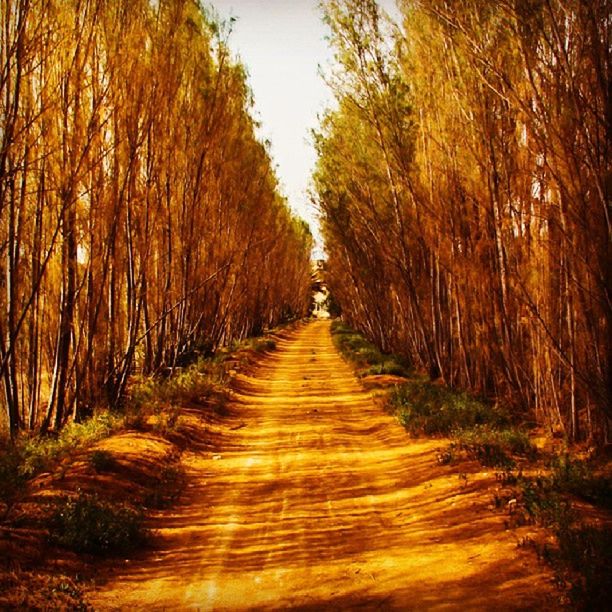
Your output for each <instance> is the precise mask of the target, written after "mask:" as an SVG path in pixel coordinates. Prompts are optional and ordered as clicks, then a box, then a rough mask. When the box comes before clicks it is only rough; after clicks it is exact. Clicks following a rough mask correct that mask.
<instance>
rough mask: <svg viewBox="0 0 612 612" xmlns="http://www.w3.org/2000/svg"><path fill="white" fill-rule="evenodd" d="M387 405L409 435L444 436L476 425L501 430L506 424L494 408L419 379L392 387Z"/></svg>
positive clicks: (502, 416) (506, 418)
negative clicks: (489, 426) (499, 428)
mask: <svg viewBox="0 0 612 612" xmlns="http://www.w3.org/2000/svg"><path fill="white" fill-rule="evenodd" d="M389 405H390V406H391V408H392V411H393V412H395V413H396V415H397V418H398V419H399V421H400V423H401V424H402V425H403V426H404V427H405V428H406V429H407V430H408V431H409V432H410V433H412V434H413V435H421V434H424V435H442V436H448V435H450V434H451V433H452V432H453V431H455V430H458V429H467V428H471V427H475V426H478V425H491V426H494V427H504V426H507V425H508V424H509V421H510V419H509V417H508V415H506V414H505V413H504V412H502V411H501V410H500V409H499V408H497V407H495V406H490V405H487V404H485V403H484V402H481V401H479V400H477V399H475V398H473V397H470V396H469V395H468V394H467V393H457V392H455V391H452V390H451V389H448V388H447V387H443V386H441V385H436V384H433V383H430V382H428V381H425V380H422V379H421V380H411V381H409V382H407V383H406V384H403V385H399V386H398V387H396V388H395V389H394V391H393V392H392V393H391V395H390V397H389Z"/></svg>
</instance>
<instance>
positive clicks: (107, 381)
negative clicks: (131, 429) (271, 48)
mask: <svg viewBox="0 0 612 612" xmlns="http://www.w3.org/2000/svg"><path fill="white" fill-rule="evenodd" d="M0 29H1V31H2V33H3V34H2V35H3V44H2V45H1V46H0V47H1V48H0V65H2V66H3V67H4V69H5V71H4V73H3V78H2V79H0V117H1V118H2V119H1V121H2V125H1V126H0V244H2V245H3V246H2V253H3V256H4V257H3V259H2V262H3V264H2V266H3V267H2V278H3V279H4V280H3V283H4V286H6V287H7V288H8V290H7V291H3V292H2V294H1V295H0V309H1V310H2V312H3V317H4V319H3V321H4V326H3V331H2V334H3V338H4V339H5V346H4V348H3V351H2V355H3V357H2V360H1V362H0V386H2V393H1V394H0V395H1V398H2V399H0V404H1V405H0V408H1V410H0V412H1V413H2V417H0V419H1V420H2V421H3V422H2V424H1V425H0V428H2V429H8V430H9V431H10V435H11V436H12V437H17V435H18V434H19V432H20V431H22V430H27V431H44V432H47V431H55V432H57V431H59V430H60V429H62V427H64V426H65V425H66V423H67V422H69V421H71V420H73V419H75V420H77V421H80V420H83V419H84V418H85V417H86V416H88V415H89V414H91V413H92V412H93V411H94V409H95V408H97V407H99V406H110V407H112V408H119V407H121V405H122V403H123V402H124V400H125V392H126V388H127V387H128V384H129V379H130V376H131V375H132V374H133V373H134V372H141V373H142V374H143V375H144V376H145V377H146V376H149V375H160V374H163V373H165V372H167V371H175V370H176V369H177V368H178V367H186V366H189V365H190V364H191V363H192V362H193V361H194V360H195V359H197V357H198V356H206V355H209V354H211V353H212V352H214V351H215V350H216V349H217V348H218V347H219V346H221V345H223V344H230V343H231V342H232V341H233V340H242V339H244V338H246V337H248V336H252V335H256V334H258V333H261V330H263V329H265V328H270V327H272V326H274V325H276V324H277V323H279V322H281V321H286V320H289V319H291V318H292V317H301V316H303V315H305V313H306V312H307V309H308V303H309V297H310V296H309V292H310V252H311V248H312V235H311V233H310V230H309V228H308V226H307V225H306V224H305V223H304V222H303V221H302V220H301V219H298V218H296V217H295V216H294V215H293V213H292V212H291V210H290V208H289V206H288V204H287V202H286V200H285V198H284V197H283V196H282V195H281V193H280V190H279V189H278V181H277V178H276V176H275V173H274V169H273V163H272V161H271V158H270V153H269V150H268V148H267V146H266V145H265V144H264V143H262V142H260V141H259V140H258V138H257V134H256V121H255V120H254V119H253V117H252V114H251V111H252V100H251V93H250V91H249V88H248V85H247V82H246V70H245V68H244V67H243V66H242V65H240V64H239V63H237V62H236V61H234V60H233V59H232V56H231V53H230V51H229V49H228V48H227V45H226V37H225V34H224V33H223V29H222V28H220V27H219V26H218V24H215V23H213V22H211V20H210V18H209V16H208V15H207V13H206V12H205V10H204V8H203V7H202V6H200V3H198V2H184V1H183V0H168V1H166V2H161V3H151V2H149V1H148V0H117V1H116V2H112V3H105V2H93V3H85V4H78V3H76V4H75V3H73V2H68V1H67V0H58V2H53V3H44V2H43V3H36V2H34V3H33V2H29V1H28V0H8V3H2V10H0ZM9 186H11V187H10V188H9ZM191 374H192V373H190V376H191ZM183 383H184V381H182V380H181V377H179V378H178V379H177V380H175V381H173V382H172V383H169V384H168V385H167V386H166V389H165V390H166V392H167V394H168V396H169V397H175V396H176V395H177V394H184V393H186V390H185V389H184V388H183V387H184V386H188V387H189V388H190V389H192V392H193V399H197V398H198V397H202V396H205V395H206V394H207V393H208V389H207V388H206V383H202V385H201V386H202V388H197V387H198V386H199V383H195V382H193V381H188V382H185V384H183Z"/></svg>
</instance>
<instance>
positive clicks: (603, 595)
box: [495, 453, 612, 610]
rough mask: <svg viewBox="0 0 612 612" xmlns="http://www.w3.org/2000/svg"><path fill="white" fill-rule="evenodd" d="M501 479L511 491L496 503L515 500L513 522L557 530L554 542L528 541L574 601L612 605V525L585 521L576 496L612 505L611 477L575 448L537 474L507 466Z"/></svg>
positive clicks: (581, 605) (590, 606) (583, 605)
mask: <svg viewBox="0 0 612 612" xmlns="http://www.w3.org/2000/svg"><path fill="white" fill-rule="evenodd" d="M498 479H499V480H501V482H502V483H503V484H504V485H505V486H507V487H508V491H507V492H506V494H505V496H501V497H500V496H499V495H496V498H495V502H496V504H495V505H496V506H497V507H501V506H507V505H508V504H507V502H508V500H509V499H511V500H512V501H511V503H512V504H513V508H514V509H513V511H512V519H513V520H512V524H514V525H522V524H535V525H540V526H542V527H546V528H548V529H550V530H551V531H552V533H553V534H554V536H555V544H554V545H550V544H549V543H547V542H544V543H537V542H535V541H533V540H528V542H526V544H528V545H530V546H531V547H533V548H534V549H535V551H536V552H537V553H538V555H539V556H540V557H541V558H543V559H544V560H546V561H547V562H548V563H549V564H550V565H551V566H552V567H553V568H554V570H555V572H556V574H557V579H558V581H559V582H560V583H561V584H564V585H566V586H567V587H568V593H569V596H570V599H571V604H572V606H573V607H574V608H575V609H580V610H603V609H606V608H607V604H608V602H609V595H610V592H611V589H612V580H611V573H610V567H612V529H611V528H610V527H609V526H606V525H602V524H594V523H592V522H589V521H586V522H584V521H583V516H582V514H581V512H579V511H578V510H577V509H576V507H575V506H574V504H573V503H572V498H580V499H583V500H586V501H589V502H591V503H593V504H595V505H596V506H600V507H607V508H609V507H610V483H609V480H608V479H606V478H604V477H602V476H598V475H596V474H595V473H594V472H593V470H592V469H591V466H590V465H589V463H588V462H587V461H583V460H580V459H574V458H572V457H570V455H569V453H564V454H561V455H555V456H553V457H552V458H551V459H550V462H549V465H548V467H547V469H546V470H544V471H541V472H539V473H538V474H537V475H534V476H525V475H523V473H522V472H520V471H519V472H518V473H517V472H513V471H506V472H504V473H503V474H501V475H498Z"/></svg>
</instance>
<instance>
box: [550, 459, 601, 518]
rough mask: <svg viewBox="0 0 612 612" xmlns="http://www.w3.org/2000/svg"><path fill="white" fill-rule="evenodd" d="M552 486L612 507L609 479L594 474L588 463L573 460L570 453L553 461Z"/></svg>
mask: <svg viewBox="0 0 612 612" xmlns="http://www.w3.org/2000/svg"><path fill="white" fill-rule="evenodd" d="M551 479H552V486H553V487H554V488H555V489H557V490H559V491H563V492H566V493H571V494H572V495H576V496H577V497H582V498H583V499H587V500H589V501H590V502H592V503H594V504H597V505H600V506H604V507H608V508H609V507H612V485H611V484H610V481H609V479H607V478H604V477H601V476H596V475H595V474H593V471H592V470H591V468H590V466H589V464H588V463H587V462H586V461H581V460H578V459H572V458H571V457H570V456H569V454H568V453H565V454H563V455H558V456H556V457H553V459H552V461H551Z"/></svg>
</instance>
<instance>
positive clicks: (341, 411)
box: [91, 322, 552, 610]
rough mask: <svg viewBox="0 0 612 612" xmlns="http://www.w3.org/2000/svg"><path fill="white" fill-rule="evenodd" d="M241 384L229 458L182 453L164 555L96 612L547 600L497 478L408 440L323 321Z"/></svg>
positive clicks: (545, 583)
mask: <svg viewBox="0 0 612 612" xmlns="http://www.w3.org/2000/svg"><path fill="white" fill-rule="evenodd" d="M241 382H242V388H243V391H242V394H241V395H240V396H238V398H237V400H236V403H235V404H234V405H233V407H232V412H233V413H235V414H234V416H232V417H231V418H230V419H229V421H230V422H229V423H228V425H227V428H226V430H225V432H224V434H225V435H224V439H225V442H223V443H222V444H223V449H222V450H219V451H217V452H218V453H219V454H220V457H219V456H218V455H217V456H216V458H215V455H214V454H213V453H210V452H208V453H195V452H194V453H189V454H187V466H188V471H189V474H190V481H191V483H192V484H191V487H190V488H189V489H188V491H187V493H186V495H185V496H184V497H185V499H184V503H182V504H181V505H180V507H178V508H176V509H175V510H174V511H172V512H165V513H162V514H160V516H159V517H158V519H157V524H156V525H155V527H156V528H157V529H159V542H158V544H159V548H158V549H156V551H155V553H153V554H152V555H150V556H147V557H144V558H142V559H136V560H131V561H129V562H128V561H126V562H125V563H124V564H122V566H121V567H119V568H118V569H116V570H113V572H112V578H111V580H110V581H109V582H108V583H107V584H105V585H104V586H102V587H101V589H100V590H99V591H98V592H96V593H92V594H91V599H92V603H93V604H94V605H95V607H96V608H97V609H112V608H122V609H123V608H125V609H133V610H134V609H147V610H151V609H169V610H170V609H171V610H175V609H185V608H193V609H202V610H208V609H231V610H236V609H248V608H257V609H274V608H280V609H286V608H299V609H302V610H304V609H322V608H325V609H347V608H348V609H355V608H358V609H384V610H386V609H402V610H406V609H416V608H420V609H436V608H438V609H442V608H445V609H453V608H457V609H459V608H461V609H483V608H487V609H498V610H499V609H525V608H539V607H542V606H547V607H549V608H550V607H551V604H550V596H551V592H552V587H551V585H550V576H549V575H548V574H547V573H545V571H544V569H543V568H542V567H541V566H540V565H539V564H538V563H537V562H536V561H535V560H534V559H533V558H532V557H531V556H530V554H529V553H528V552H526V551H520V550H518V549H517V548H516V542H515V539H514V537H513V536H512V534H511V532H507V531H504V530H503V526H502V521H503V519H502V518H501V517H498V516H495V515H493V514H492V513H491V512H490V511H489V510H488V509H487V505H488V504H489V503H490V502H491V499H490V495H488V494H483V488H484V487H485V486H487V485H488V484H489V483H490V479H491V478H492V475H480V476H476V475H473V476H472V475H470V476H469V477H467V479H466V478H465V477H463V478H458V477H457V474H456V473H454V472H453V471H452V469H451V468H449V467H441V466H439V465H438V464H437V462H436V459H435V449H436V448H437V447H438V446H439V444H438V443H436V442H432V441H414V440H410V439H408V438H407V436H406V434H405V432H404V430H403V429H402V428H401V427H400V426H399V425H398V424H397V423H396V422H395V420H394V419H393V418H392V417H390V416H388V415H385V414H383V413H382V411H381V410H380V408H379V407H377V406H376V405H375V404H374V403H373V401H372V399H371V397H370V395H369V394H368V393H367V392H364V391H363V390H362V388H361V386H360V385H359V383H358V382H357V381H356V380H355V378H354V376H353V374H352V372H351V370H350V369H349V367H348V366H347V365H346V364H345V363H344V362H343V361H342V359H341V358H340V357H339V355H338V354H337V353H336V351H335V349H334V347H333V345H332V343H331V338H330V334H329V323H328V322H315V323H312V324H309V325H307V326H304V327H302V328H301V329H300V330H298V331H297V332H295V334H294V335H293V336H292V337H291V338H289V339H288V340H285V341H281V342H279V343H278V350H277V351H276V352H275V354H274V355H272V356H270V357H269V358H268V359H267V360H266V361H265V363H264V365H262V366H261V367H260V368H259V369H258V371H257V373H256V376H255V377H253V378H248V377H243V379H242V381H241ZM243 424H244V426H241V425H243Z"/></svg>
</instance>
